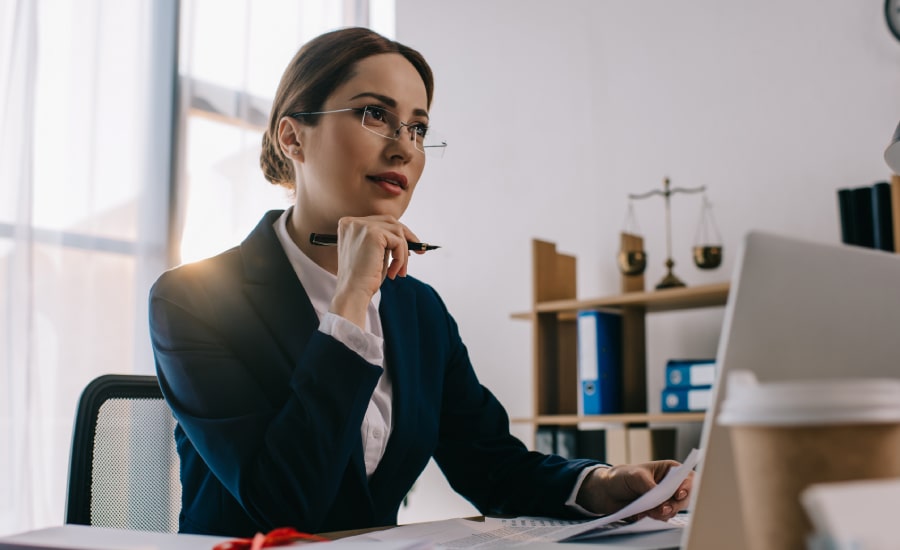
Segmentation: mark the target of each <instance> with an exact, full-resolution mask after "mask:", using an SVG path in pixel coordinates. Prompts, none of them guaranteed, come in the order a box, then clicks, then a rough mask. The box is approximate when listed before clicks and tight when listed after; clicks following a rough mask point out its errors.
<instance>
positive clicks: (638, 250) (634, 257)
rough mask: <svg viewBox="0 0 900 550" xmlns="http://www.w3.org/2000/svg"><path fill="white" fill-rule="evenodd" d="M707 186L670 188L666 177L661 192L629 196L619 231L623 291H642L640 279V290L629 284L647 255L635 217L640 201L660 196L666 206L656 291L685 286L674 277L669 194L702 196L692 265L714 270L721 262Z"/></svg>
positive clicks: (619, 259)
mask: <svg viewBox="0 0 900 550" xmlns="http://www.w3.org/2000/svg"><path fill="white" fill-rule="evenodd" d="M705 191H706V186H701V187H671V186H670V181H669V178H665V179H664V180H663V188H662V189H653V190H651V191H647V192H646V193H637V194H629V195H628V199H629V200H628V213H627V215H626V217H625V228H624V229H623V231H622V242H621V248H620V250H619V257H618V263H619V270H620V271H621V272H622V274H623V275H625V279H626V281H625V282H624V283H623V284H624V286H625V290H643V284H644V282H643V278H640V281H639V283H640V288H636V287H635V286H634V285H630V284H629V283H628V281H627V280H628V279H629V278H633V277H636V276H638V275H641V274H643V273H644V269H646V267H647V253H646V251H645V250H644V239H643V237H641V234H640V229H639V228H638V226H637V218H636V216H635V214H634V201H636V200H643V199H647V198H650V197H654V196H660V197H662V198H663V199H664V200H665V207H666V264H665V265H666V276H665V277H663V279H662V280H661V281H660V282H659V283H658V284H657V285H656V288H657V289H663V288H675V287H682V286H686V285H685V284H684V282H683V281H682V280H681V279H679V278H678V277H676V276H675V274H674V273H673V272H672V268H673V267H675V261H674V260H672V214H671V205H670V200H671V197H672V195H675V194H678V193H686V194H696V193H703V205H702V207H701V211H700V223H699V225H698V226H697V233H696V236H695V238H694V247H693V256H694V265H696V266H697V267H699V268H700V269H715V268H717V267H719V265H721V263H722V244H721V243H722V238H721V236H720V234H719V230H718V228H717V227H716V222H715V219H714V218H713V215H712V205H711V204H710V202H709V200H708V199H707V198H706V193H705Z"/></svg>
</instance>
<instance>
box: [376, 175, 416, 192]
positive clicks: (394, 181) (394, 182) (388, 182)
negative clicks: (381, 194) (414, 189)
mask: <svg viewBox="0 0 900 550" xmlns="http://www.w3.org/2000/svg"><path fill="white" fill-rule="evenodd" d="M366 177H367V178H369V179H370V180H372V181H374V182H375V183H378V184H380V185H381V186H382V187H385V186H387V187H388V188H391V187H393V188H394V189H395V190H396V189H397V188H399V189H403V190H406V188H407V187H408V184H407V181H406V176H404V175H403V174H399V173H397V172H384V173H382V174H373V175H371V176H366ZM389 190H390V189H389Z"/></svg>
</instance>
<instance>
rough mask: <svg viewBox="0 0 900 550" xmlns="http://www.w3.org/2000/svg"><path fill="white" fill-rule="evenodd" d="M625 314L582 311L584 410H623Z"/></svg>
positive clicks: (581, 406)
mask: <svg viewBox="0 0 900 550" xmlns="http://www.w3.org/2000/svg"><path fill="white" fill-rule="evenodd" d="M621 363H622V318H621V316H619V315H618V314H615V313H607V312H603V311H582V312H579V313H578V379H579V380H578V382H579V395H578V401H579V412H580V413H581V414H611V413H617V412H620V396H621V393H622V391H621V381H620V380H621V377H620V371H621Z"/></svg>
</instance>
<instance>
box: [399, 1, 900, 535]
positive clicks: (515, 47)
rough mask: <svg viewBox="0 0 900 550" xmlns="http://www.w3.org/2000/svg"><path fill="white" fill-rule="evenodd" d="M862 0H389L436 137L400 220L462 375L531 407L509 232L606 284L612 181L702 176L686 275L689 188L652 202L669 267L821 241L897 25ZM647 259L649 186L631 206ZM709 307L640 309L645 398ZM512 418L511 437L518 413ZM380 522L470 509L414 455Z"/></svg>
mask: <svg viewBox="0 0 900 550" xmlns="http://www.w3.org/2000/svg"><path fill="white" fill-rule="evenodd" d="M882 8H883V2H882V0H855V1H848V0H794V1H792V2H783V1H781V0H760V1H756V2H739V1H736V0H727V1H723V0H682V1H679V2H673V1H667V0H659V1H649V2H648V1H644V2H635V1H633V0H566V1H564V2H558V1H550V0H543V1H541V0H452V1H450V0H397V8H396V10H397V37H398V39H399V40H400V41H402V42H405V43H408V44H410V45H411V46H413V47H415V48H417V49H419V50H420V51H421V52H422V53H423V54H424V55H425V57H426V58H427V59H428V60H429V62H430V63H431V65H432V68H433V69H434V71H435V75H436V79H437V83H436V94H435V101H434V104H433V106H432V123H433V125H434V127H435V128H436V129H438V130H439V131H440V132H441V133H442V134H443V135H444V136H445V137H446V138H447V139H448V141H449V142H450V147H449V148H448V151H447V154H446V156H445V157H444V158H443V159H440V160H437V161H431V162H430V164H429V166H428V168H427V169H426V172H425V176H424V177H423V180H422V182H421V184H420V187H419V189H418V191H417V195H416V198H415V200H414V201H413V204H412V207H411V209H410V211H409V213H408V214H407V216H406V217H405V219H404V221H405V222H406V223H407V224H408V225H410V227H412V228H413V230H414V231H416V233H417V234H418V235H419V236H420V237H422V238H423V239H425V240H428V241H429V242H434V243H438V244H441V245H443V246H444V248H443V249H441V250H440V251H438V252H435V253H430V254H428V255H426V256H424V257H418V258H414V259H413V262H414V263H413V266H412V268H411V269H410V271H411V273H413V274H414V275H416V276H419V277H421V278H423V279H424V280H426V281H428V282H430V283H431V284H433V285H434V286H435V287H436V288H437V290H438V291H439V292H440V293H441V294H442V296H443V297H444V299H445V300H446V302H447V304H448V306H449V307H450V309H451V311H452V312H453V313H454V315H455V317H456V318H457V320H458V321H459V324H460V328H461V331H462V335H463V338H464V339H465V341H466V343H467V345H468V347H469V351H470V353H471V355H472V359H473V362H474V364H475V366H476V369H477V372H478V374H479V376H480V378H481V380H482V382H483V383H484V384H485V385H486V386H487V387H489V388H490V389H491V390H492V391H494V393H495V394H496V395H497V396H498V397H499V399H500V400H501V402H503V404H504V405H505V406H506V407H507V409H508V411H509V412H510V414H511V416H527V415H529V414H531V413H532V410H531V391H532V387H531V342H530V334H531V332H530V327H529V326H528V324H527V323H525V322H523V321H513V320H510V318H509V313H510V312H513V311H523V310H526V309H527V308H528V305H529V300H530V288H531V286H530V285H531V279H530V277H531V274H530V265H531V258H530V240H531V238H532V237H539V238H543V239H548V240H551V241H555V242H556V243H557V245H558V248H559V249H560V250H562V251H565V252H569V253H573V254H575V255H577V257H578V295H579V297H582V298H583V297H588V296H593V295H600V294H609V293H615V292H617V291H618V288H619V274H618V271H617V270H616V266H615V255H616V252H617V246H618V233H619V231H620V230H621V229H622V226H623V222H624V218H625V209H626V206H627V200H626V195H627V194H628V193H635V192H641V191H645V190H648V189H650V188H654V187H659V186H660V185H661V182H662V179H663V177H664V176H667V175H668V176H670V177H671V178H672V181H673V185H679V186H698V185H706V186H707V187H708V189H709V197H710V199H711V200H712V202H713V204H714V212H715V215H716V219H717V221H718V225H719V228H720V230H721V233H722V237H723V244H724V246H725V261H724V262H723V266H722V267H721V268H720V269H718V270H716V271H712V272H701V271H700V270H698V269H697V268H696V267H694V266H693V265H692V263H691V259H690V247H691V245H692V244H693V239H694V234H695V230H696V225H697V221H698V218H699V212H700V199H699V198H698V197H697V196H688V195H681V196H675V197H673V199H672V205H673V220H674V231H673V242H674V251H673V252H674V256H675V261H676V268H675V272H676V274H677V275H679V276H680V277H681V278H682V279H683V280H685V281H686V282H687V283H688V284H689V285H695V284H701V283H707V282H716V281H724V280H728V279H729V277H730V274H731V266H732V264H733V261H734V258H735V255H736V254H737V251H738V248H739V243H740V240H741V237H742V235H743V234H744V233H745V232H746V231H747V230H749V229H751V228H756V229H766V230H771V231H775V232H779V233H784V234H790V235H794V236H798V237H805V238H811V239H817V240H824V241H831V242H837V241H839V225H838V221H837V207H836V201H835V190H836V189H837V188H839V187H844V186H855V185H868V184H870V183H872V182H874V181H876V180H881V179H885V178H886V177H887V176H888V169H887V167H886V166H885V164H884V161H883V159H882V153H883V151H884V147H885V146H886V144H887V140H888V138H889V137H890V135H891V133H892V132H893V130H894V128H895V126H896V124H897V121H898V120H900V43H898V42H897V41H895V40H894V39H893V38H892V37H891V36H890V34H889V33H888V31H887V28H886V26H885V24H884V21H883V15H882ZM636 212H637V216H638V220H639V223H640V227H641V229H642V230H643V233H644V235H645V240H646V249H647V251H648V252H649V254H650V262H649V267H648V269H647V272H646V274H645V275H646V278H647V282H648V286H652V285H653V284H655V283H656V282H657V281H659V279H660V278H661V277H662V276H663V274H664V267H663V261H664V256H665V241H664V224H663V204H662V200H661V199H652V200H647V201H642V202H638V203H636ZM720 322H721V309H719V310H712V311H697V312H690V313H678V314H661V315H655V316H653V317H651V319H650V322H649V324H648V333H649V334H648V337H649V338H650V341H651V343H650V349H649V356H648V362H649V364H650V365H651V367H652V368H656V369H659V370H656V371H654V372H651V373H650V380H651V394H650V397H651V398H650V403H651V404H652V405H657V403H656V402H657V401H658V398H657V397H656V396H658V389H659V386H660V376H659V372H660V371H661V368H662V365H663V364H664V362H665V359H666V358H669V357H676V356H701V355H713V354H714V353H715V347H716V344H717V338H718V329H719V323H720ZM517 433H520V434H522V435H527V434H528V431H527V429H526V430H524V431H523V428H521V427H520V428H518V430H517ZM410 500H411V504H412V505H411V507H410V508H409V509H406V510H404V511H402V513H401V521H419V520H425V519H435V518H442V517H450V516H455V515H460V514H465V513H471V514H474V513H475V510H474V508H472V507H471V506H469V505H468V504H467V503H465V502H464V501H462V499H460V498H459V497H456V496H455V495H451V494H449V490H448V489H447V488H446V483H445V482H443V480H442V478H441V475H440V473H439V472H437V471H436V469H434V468H431V469H429V470H428V471H427V472H426V474H425V476H424V477H423V479H422V480H420V483H419V484H418V485H417V487H416V488H415V490H414V491H413V493H412V494H411V497H410Z"/></svg>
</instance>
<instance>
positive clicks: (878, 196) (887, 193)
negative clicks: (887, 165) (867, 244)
mask: <svg viewBox="0 0 900 550" xmlns="http://www.w3.org/2000/svg"><path fill="white" fill-rule="evenodd" d="M872 230H873V233H872V234H873V246H874V247H875V248H877V249H878V250H887V251H888V252H893V251H894V221H893V216H892V215H891V184H890V183H888V182H886V181H880V182H878V183H876V184H874V185H872Z"/></svg>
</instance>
